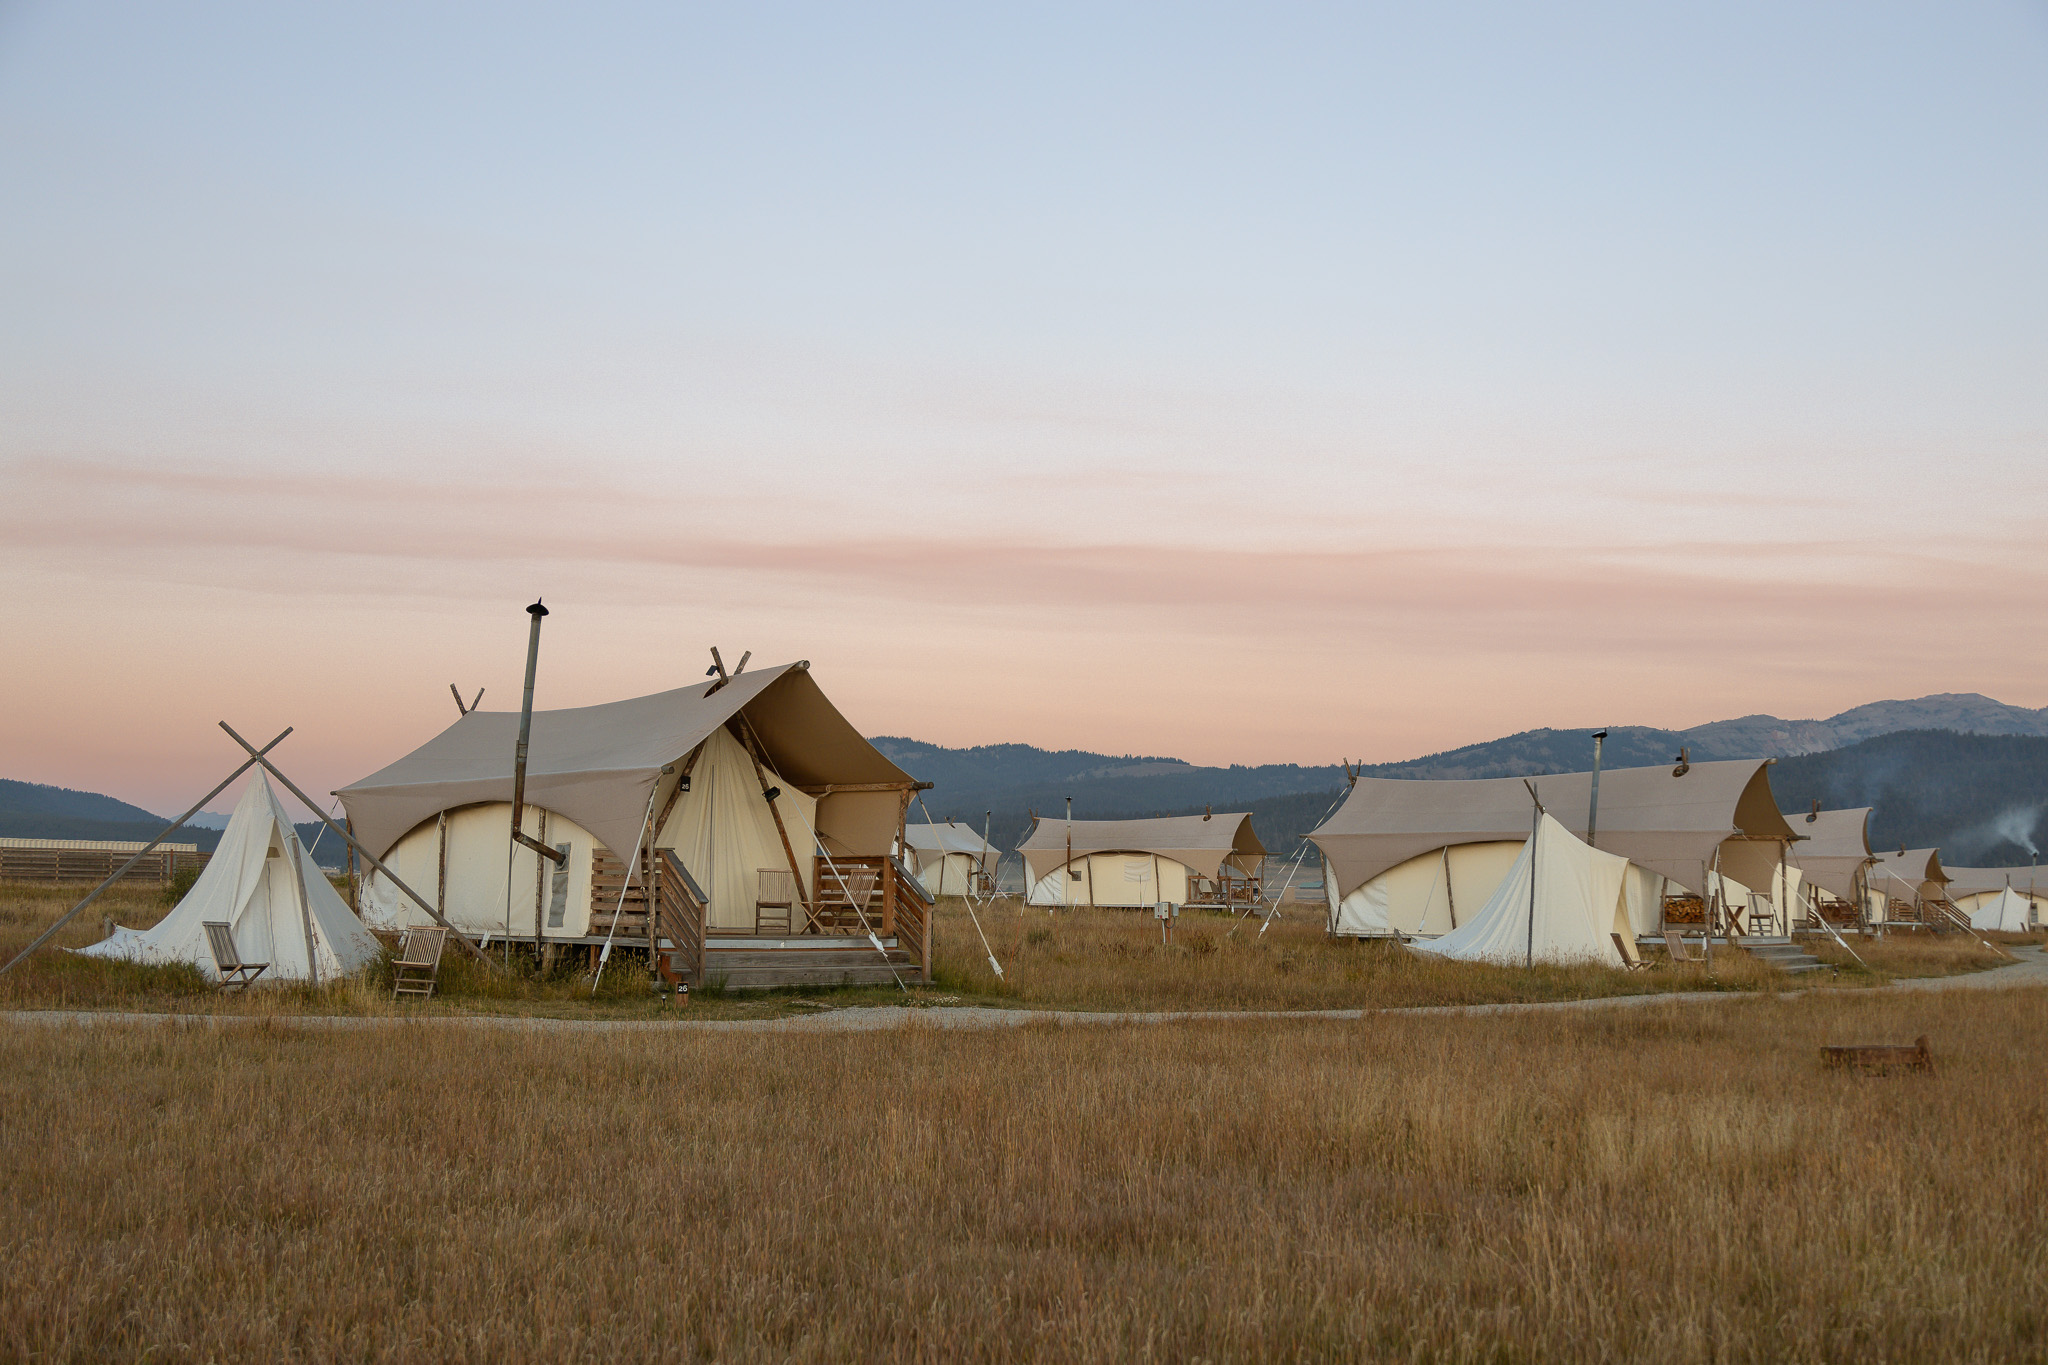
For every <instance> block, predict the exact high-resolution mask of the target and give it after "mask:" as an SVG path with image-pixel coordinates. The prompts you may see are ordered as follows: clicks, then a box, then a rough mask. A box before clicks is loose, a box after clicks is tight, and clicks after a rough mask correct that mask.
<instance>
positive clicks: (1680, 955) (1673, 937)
mask: <svg viewBox="0 0 2048 1365" xmlns="http://www.w3.org/2000/svg"><path fill="white" fill-rule="evenodd" d="M1664 949H1665V951H1666V952H1668V953H1670V954H1671V963H1672V965H1673V966H1676V965H1678V964H1679V963H1681V962H1705V961H1706V960H1707V944H1706V940H1705V939H1702V940H1700V950H1699V952H1698V953H1696V954H1695V953H1691V952H1688V951H1686V946H1685V940H1684V939H1682V938H1680V937H1679V936H1678V931H1677V930H1675V929H1666V930H1665V931H1664Z"/></svg>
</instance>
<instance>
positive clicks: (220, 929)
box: [204, 920, 270, 991]
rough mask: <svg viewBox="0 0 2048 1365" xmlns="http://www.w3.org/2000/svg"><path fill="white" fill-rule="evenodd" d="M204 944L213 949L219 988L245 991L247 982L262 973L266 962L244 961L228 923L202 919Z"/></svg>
mask: <svg viewBox="0 0 2048 1365" xmlns="http://www.w3.org/2000/svg"><path fill="white" fill-rule="evenodd" d="M204 924H205V927H206V946H207V947H208V948H209V949H211V950H212V951H213V966H214V970H216V971H218V972H219V973H220V988H221V989H222V990H224V991H246V990H248V989H249V983H250V982H251V981H254V980H255V979H256V978H257V977H259V976H261V975H263V973H264V971H265V969H267V968H268V967H269V966H270V964H269V963H268V962H244V961H242V954H241V951H240V950H239V949H237V948H236V947H235V930H234V926H233V925H230V924H218V923H215V922H214V921H212V920H206V921H204Z"/></svg>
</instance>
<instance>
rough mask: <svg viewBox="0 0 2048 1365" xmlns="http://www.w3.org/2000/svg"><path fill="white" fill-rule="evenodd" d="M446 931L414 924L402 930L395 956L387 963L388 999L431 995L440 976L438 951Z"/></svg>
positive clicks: (445, 936)
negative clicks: (388, 964) (388, 976)
mask: <svg viewBox="0 0 2048 1365" xmlns="http://www.w3.org/2000/svg"><path fill="white" fill-rule="evenodd" d="M447 944H448V931H447V930H446V929H444V928H442V927H441V926H440V925H438V924H421V925H415V926H413V927H412V928H410V929H407V930H406V931H405V937H404V939H402V940H401V941H400V942H399V945H398V956H397V958H396V959H394V960H393V961H392V963H391V997H392V999H394V1000H395V999H397V998H398V997H399V996H401V995H432V994H433V993H434V983H435V982H436V981H437V980H439V978H440V975H441V950H442V949H443V948H444V947H446V946H447Z"/></svg>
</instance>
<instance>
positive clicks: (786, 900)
mask: <svg viewBox="0 0 2048 1365" xmlns="http://www.w3.org/2000/svg"><path fill="white" fill-rule="evenodd" d="M796 903H797V897H796V873H794V872H791V871H790V870H789V869H788V868H786V867H764V868H761V869H759V870H758V871H757V872H756V873H755V875H754V932H755V933H757V934H763V935H766V934H787V933H788V932H789V925H790V917H791V915H792V914H794V913H795V910H796Z"/></svg>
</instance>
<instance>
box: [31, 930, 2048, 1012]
mask: <svg viewBox="0 0 2048 1365" xmlns="http://www.w3.org/2000/svg"><path fill="white" fill-rule="evenodd" d="M2013 951H2014V952H2015V953H2016V954H2017V955H2018V956H2019V958H2020V961H2018V962H2016V963H2013V964H2012V965H2010V966H2005V967H1993V968H1991V969H1990V970H1988V971H1982V972H1970V973H1968V974H1966V975H1963V976H1934V977H1915V978H1911V979H1908V980H1904V981H1895V982H1893V983H1892V984H1891V985H1890V986H1889V987H1887V988H1886V989H1889V990H1895V991H1946V990H2002V989H2006V988H2009V987H2023V986H2048V954H2044V950H2043V949H2041V948H2039V947H2025V948H2018V949H2015V950H2013ZM1759 998H1761V997H1759V996H1757V995H1755V994H1752V993H1747V992H1730V991H1675V992H1665V993H1661V994H1655V995H1610V996H1600V997H1598V998H1596V999H1592V1000H1550V1001H1540V1002H1527V1003H1515V1004H1502V1005H1418V1006H1411V1007H1407V1008H1401V1009H1377V1010H1367V1009H1357V1010H1170V1011H1155V1012H1148V1013H1117V1012H1107V1011H1094V1012H1089V1011H1080V1010H1024V1009H1018V1010H1007V1009H989V1008H987V1007H985V1006H980V1005H963V1006H956V1007H947V1006H902V1005H881V1006H873V1007H863V1008H859V1009H843V1010H839V1009H835V1010H821V1011H819V1012H818V1013H816V1014H806V1015H798V1016H795V1017H793V1018H785V1019H703V1020H697V1019H538V1018H532V1017H528V1016H517V1015H502V1014H479V1015H459V1014H457V1015H449V1014H437V1015H415V1016H410V1017H408V1016H404V1015H380V1016H371V1017H364V1016H355V1015H291V1014H278V1015H256V1016H252V1015H236V1014H132V1013H120V1012H115V1011H110V1010H6V1011H0V1019H4V1020H5V1021H6V1022H7V1023H10V1024H41V1025H45V1026H49V1025H64V1026H73V1027H78V1026H86V1027H92V1026H99V1027H105V1026H112V1025H145V1024H149V1025H153V1024H186V1025H194V1026H199V1025H233V1024H248V1023H252V1022H254V1021H256V1020H257V1019H261V1020H263V1021H265V1022H267V1023H276V1024H288V1025H290V1026H292V1027H294V1028H316V1029H374V1028H389V1027H392V1026H394V1025H399V1026H404V1027H410V1028H422V1027H450V1028H481V1029H506V1030H512V1031H515V1032H517V1031H521V1030H524V1031H528V1032H550V1033H644V1032H666V1031H688V1032H692V1033H865V1032H872V1031H874V1030H877V1029H893V1028H902V1027H904V1026H906V1025H916V1026H919V1027H924V1028H945V1029H998V1028H1023V1027H1025V1026H1026V1025H1029V1024H1050V1025H1070V1024H1175V1023H1183V1022H1190V1021H1200V1022H1207V1021H1209V1020H1216V1019H1231V1020H1238V1019H1364V1018H1366V1017H1367V1016H1369V1015H1376V1014H1438V1015H1459V1014H1536V1013H1542V1012H1545V1011H1550V1010H1602V1009H1641V1008H1646V1007H1649V1006H1654V1005H1664V1004H1679V1003H1686V1004H1691V1003H1697V1002H1701V1001H1711V1000H1719V1001H1730V1000H1754V999H1759Z"/></svg>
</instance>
